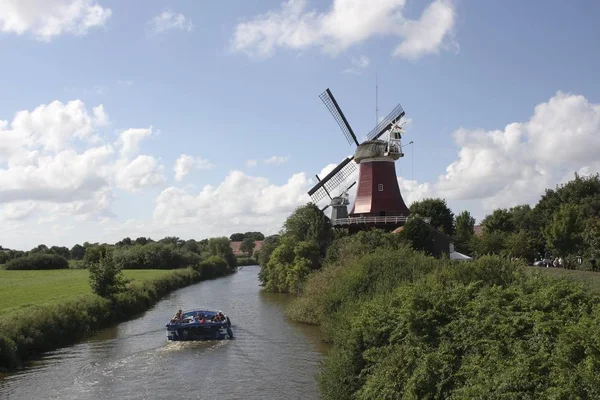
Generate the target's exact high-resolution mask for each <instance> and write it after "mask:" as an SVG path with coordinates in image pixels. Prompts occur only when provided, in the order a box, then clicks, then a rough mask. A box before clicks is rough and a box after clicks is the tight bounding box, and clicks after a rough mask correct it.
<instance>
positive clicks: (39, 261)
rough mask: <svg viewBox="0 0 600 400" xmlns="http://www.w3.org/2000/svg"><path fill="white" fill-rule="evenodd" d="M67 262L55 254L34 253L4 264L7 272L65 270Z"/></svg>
mask: <svg viewBox="0 0 600 400" xmlns="http://www.w3.org/2000/svg"><path fill="white" fill-rule="evenodd" d="M67 268H69V262H68V261H67V259H66V258H64V257H61V256H59V255H56V254H43V253H34V254H31V255H29V256H25V257H19V258H14V259H12V260H10V261H9V262H7V263H6V265H5V269H7V270H42V269H43V270H47V269H67Z"/></svg>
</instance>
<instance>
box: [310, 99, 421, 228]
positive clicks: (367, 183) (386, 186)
mask: <svg viewBox="0 0 600 400" xmlns="http://www.w3.org/2000/svg"><path fill="white" fill-rule="evenodd" d="M319 97H320V99H321V100H322V101H323V103H324V104H325V106H326V107H327V108H328V109H329V112H330V113H331V115H332V116H333V118H334V119H335V120H336V122H337V124H338V126H339V127H340V129H341V130H342V133H343V134H344V136H345V137H346V139H347V140H348V143H350V144H355V145H356V151H355V153H354V155H353V156H352V157H346V158H345V159H344V160H342V162H341V163H339V164H338V165H337V166H336V167H335V168H334V169H333V170H332V171H331V172H330V173H329V174H327V175H326V176H325V177H324V178H322V179H319V178H318V177H317V178H318V180H319V181H318V183H317V184H316V185H315V186H314V187H313V188H312V189H310V190H309V192H308V194H309V195H310V196H311V198H312V200H313V201H314V202H315V203H317V202H319V201H320V200H322V199H323V198H325V197H326V196H329V198H330V199H331V201H332V204H331V205H332V208H333V205H334V204H333V200H334V199H335V197H334V198H332V197H331V195H330V193H332V192H333V191H334V190H335V189H336V188H337V187H338V186H340V185H341V184H342V183H343V182H344V181H345V180H347V179H348V177H349V176H350V175H351V174H352V173H353V172H354V171H355V170H356V164H359V166H360V167H359V179H358V188H357V196H356V199H355V201H354V205H353V207H352V211H351V212H350V214H349V217H350V218H357V217H376V216H378V217H381V216H403V217H406V216H408V215H409V213H410V212H409V210H408V207H406V204H405V203H404V200H403V199H402V195H401V194H400V188H399V186H398V180H397V178H396V170H395V166H394V162H395V161H396V160H397V159H399V158H400V157H402V156H404V154H403V153H402V145H401V138H402V131H403V125H404V122H402V123H400V121H401V119H402V117H403V116H404V115H405V112H404V109H403V108H402V106H401V105H400V104H398V105H397V106H396V107H395V108H394V109H393V110H392V111H391V112H390V113H389V114H388V115H387V117H386V118H384V119H383V120H382V121H381V122H379V123H378V124H377V125H376V126H375V128H373V129H372V130H371V131H370V132H369V133H368V134H367V139H366V140H365V141H363V142H362V143H359V142H358V140H357V139H356V135H355V134H354V131H353V130H352V127H351V126H350V124H349V123H348V120H347V119H346V116H345V115H344V113H343V112H342V110H341V109H340V107H339V105H338V103H337V101H336V100H335V98H334V97H333V94H332V93H331V91H330V90H329V89H326V90H325V91H324V92H323V93H321V95H320V96H319ZM387 132H389V136H388V137H387V140H381V139H380V138H381V137H382V135H383V134H384V133H387ZM352 161H354V162H352ZM353 185H354V184H352V185H351V186H350V187H352V186H353ZM350 187H349V188H350ZM349 188H348V189H349ZM348 189H346V190H345V191H344V192H343V193H346V194H347V190H348ZM338 202H340V201H336V206H337V205H338ZM347 203H348V204H346V205H349V201H348V202H347ZM341 205H342V204H339V206H341ZM332 220H334V218H332ZM397 220H398V219H397Z"/></svg>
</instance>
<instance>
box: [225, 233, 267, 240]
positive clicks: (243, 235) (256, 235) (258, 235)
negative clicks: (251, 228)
mask: <svg viewBox="0 0 600 400" xmlns="http://www.w3.org/2000/svg"><path fill="white" fill-rule="evenodd" d="M247 238H250V239H252V240H265V235H263V234H262V233H261V232H246V233H234V234H232V235H231V236H229V239H231V241H232V242H242V241H243V240H244V239H247Z"/></svg>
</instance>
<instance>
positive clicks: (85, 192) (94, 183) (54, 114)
mask: <svg viewBox="0 0 600 400" xmlns="http://www.w3.org/2000/svg"><path fill="white" fill-rule="evenodd" d="M109 124H110V120H109V116H108V114H107V113H106V112H105V110H104V107H103V106H102V105H99V106H96V107H92V108H91V110H88V108H87V107H86V106H85V104H84V103H83V102H82V101H81V100H74V101H70V102H68V103H66V104H63V103H61V102H59V101H53V102H51V103H49V104H45V105H40V106H38V107H36V108H35V109H34V110H33V111H28V110H24V111H19V112H17V113H16V114H15V116H14V118H13V120H12V121H11V123H10V124H9V123H8V121H2V122H0V161H3V162H4V165H3V166H2V164H0V204H1V206H0V218H1V219H2V220H5V221H6V220H22V219H25V218H28V217H32V216H34V215H40V216H41V218H46V219H47V217H48V215H80V216H85V217H89V216H92V215H103V216H106V215H110V211H109V208H110V205H111V201H112V198H113V190H114V189H115V188H121V189H124V190H129V191H137V190H139V189H141V188H143V187H147V186H154V185H159V184H161V183H163V182H164V181H165V179H164V167H163V166H162V165H160V163H159V162H158V160H157V159H155V158H154V157H152V156H148V155H138V154H137V153H138V150H139V149H138V147H139V142H140V141H141V140H142V139H143V138H144V137H147V136H149V135H150V134H151V132H152V130H151V129H127V130H125V131H123V132H121V134H120V135H119V138H118V139H117V140H116V141H115V142H114V143H103V142H105V139H106V137H103V135H102V128H103V127H106V126H108V125H109ZM132 158H133V159H132ZM44 214H45V215H44Z"/></svg>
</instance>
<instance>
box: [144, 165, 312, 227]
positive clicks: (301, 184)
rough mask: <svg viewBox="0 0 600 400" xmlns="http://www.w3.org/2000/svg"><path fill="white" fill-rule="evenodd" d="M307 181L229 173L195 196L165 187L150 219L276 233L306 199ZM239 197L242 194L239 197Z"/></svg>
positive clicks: (299, 176) (302, 177)
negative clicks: (280, 182) (277, 182)
mask: <svg viewBox="0 0 600 400" xmlns="http://www.w3.org/2000/svg"><path fill="white" fill-rule="evenodd" d="M309 185H310V181H309V180H308V179H307V178H306V176H305V174H304V173H299V174H294V175H293V176H292V177H291V178H290V179H289V180H288V181H287V182H286V183H285V184H283V185H280V186H278V185H275V184H272V183H270V182H269V180H268V179H267V178H263V177H256V176H249V175H246V174H244V173H243V172H241V171H233V172H231V173H230V174H229V175H227V177H226V178H225V180H224V181H223V182H222V183H221V184H220V185H219V186H217V187H213V186H211V185H207V186H205V187H204V188H203V189H202V190H201V191H200V192H199V193H192V192H190V191H189V190H185V189H181V188H176V187H169V188H167V189H165V190H163V191H162V193H161V194H160V195H159V196H158V198H157V199H156V207H155V210H154V219H155V221H158V222H160V223H163V224H166V225H168V226H169V225H195V226H202V228H203V230H204V231H205V232H206V233H207V234H209V232H211V233H212V232H217V231H219V232H223V229H224V227H225V231H227V232H229V231H231V232H233V231H235V230H236V229H237V230H239V229H242V228H244V229H245V228H248V229H250V228H252V229H254V230H264V231H269V232H276V231H278V230H279V229H280V228H281V224H282V222H283V221H284V220H285V218H286V217H287V216H288V215H289V214H290V213H291V212H292V211H293V210H294V209H295V208H296V207H297V206H299V205H301V204H304V203H306V202H308V201H309V200H310V198H309V197H308V195H307V193H306V192H307V191H308V189H309ZM240 194H243V196H242V197H240Z"/></svg>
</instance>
